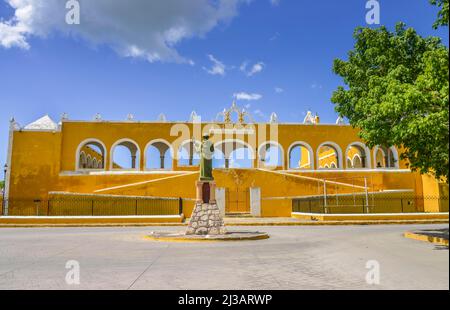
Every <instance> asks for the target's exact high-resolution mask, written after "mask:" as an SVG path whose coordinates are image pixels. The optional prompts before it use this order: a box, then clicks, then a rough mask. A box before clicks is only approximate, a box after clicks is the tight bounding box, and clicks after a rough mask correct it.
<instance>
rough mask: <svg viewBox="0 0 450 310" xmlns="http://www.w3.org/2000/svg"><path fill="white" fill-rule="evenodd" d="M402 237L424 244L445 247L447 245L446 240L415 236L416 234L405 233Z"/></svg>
mask: <svg viewBox="0 0 450 310" xmlns="http://www.w3.org/2000/svg"><path fill="white" fill-rule="evenodd" d="M403 236H404V237H405V238H408V239H413V240H417V241H425V242H429V243H433V244H439V245H445V246H448V245H449V242H448V239H445V238H439V237H433V236H427V235H421V234H416V233H413V232H409V231H407V232H405V233H404V234H403Z"/></svg>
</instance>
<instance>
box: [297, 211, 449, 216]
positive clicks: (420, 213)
mask: <svg viewBox="0 0 450 310" xmlns="http://www.w3.org/2000/svg"><path fill="white" fill-rule="evenodd" d="M292 214H295V215H307V216H323V217H335V216H340V217H352V216H367V217H377V216H392V217H397V216H399V215H401V216H406V217H416V216H418V215H423V216H425V217H427V216H428V215H442V214H448V212H432V213H431V212H430V213H427V212H416V213H402V212H399V213H333V214H328V213H302V212H292Z"/></svg>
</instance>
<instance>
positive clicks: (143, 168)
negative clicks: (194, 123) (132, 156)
mask: <svg viewBox="0 0 450 310" xmlns="http://www.w3.org/2000/svg"><path fill="white" fill-rule="evenodd" d="M158 142H160V143H164V144H165V145H167V146H168V147H169V150H170V156H171V157H172V165H171V166H172V167H171V168H170V169H168V168H164V169H162V168H156V169H155V168H147V151H148V148H149V147H150V146H153V144H154V143H158ZM153 147H155V146H153ZM155 148H156V147H155ZM156 149H157V148H156ZM158 151H159V150H158ZM166 152H167V151H166ZM160 155H162V154H160ZM143 156H144V167H142V170H145V171H155V170H160V171H170V170H173V168H174V167H173V161H174V160H175V158H174V150H173V146H172V144H170V143H169V141H167V140H165V139H154V140H151V141H150V142H148V143H147V145H146V146H145V149H144V154H143Z"/></svg>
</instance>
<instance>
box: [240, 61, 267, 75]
mask: <svg viewBox="0 0 450 310" xmlns="http://www.w3.org/2000/svg"><path fill="white" fill-rule="evenodd" d="M265 66H266V65H265V64H264V63H263V62H261V61H260V62H258V63H255V64H254V65H253V66H252V67H251V68H250V69H248V61H244V62H243V63H242V64H241V66H240V67H239V70H240V71H242V72H244V73H245V74H246V75H247V76H253V75H255V74H257V73H260V72H261V71H263V70H264V67H265Z"/></svg>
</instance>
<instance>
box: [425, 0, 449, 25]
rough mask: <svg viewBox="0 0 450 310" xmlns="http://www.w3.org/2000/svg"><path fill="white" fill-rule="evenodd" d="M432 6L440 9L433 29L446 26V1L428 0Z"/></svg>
mask: <svg viewBox="0 0 450 310" xmlns="http://www.w3.org/2000/svg"><path fill="white" fill-rule="evenodd" d="M429 1H430V3H431V4H432V5H436V6H438V7H439V8H440V11H439V13H438V18H437V20H436V22H435V23H434V25H433V28H434V29H437V28H439V27H440V26H448V0H429Z"/></svg>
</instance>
